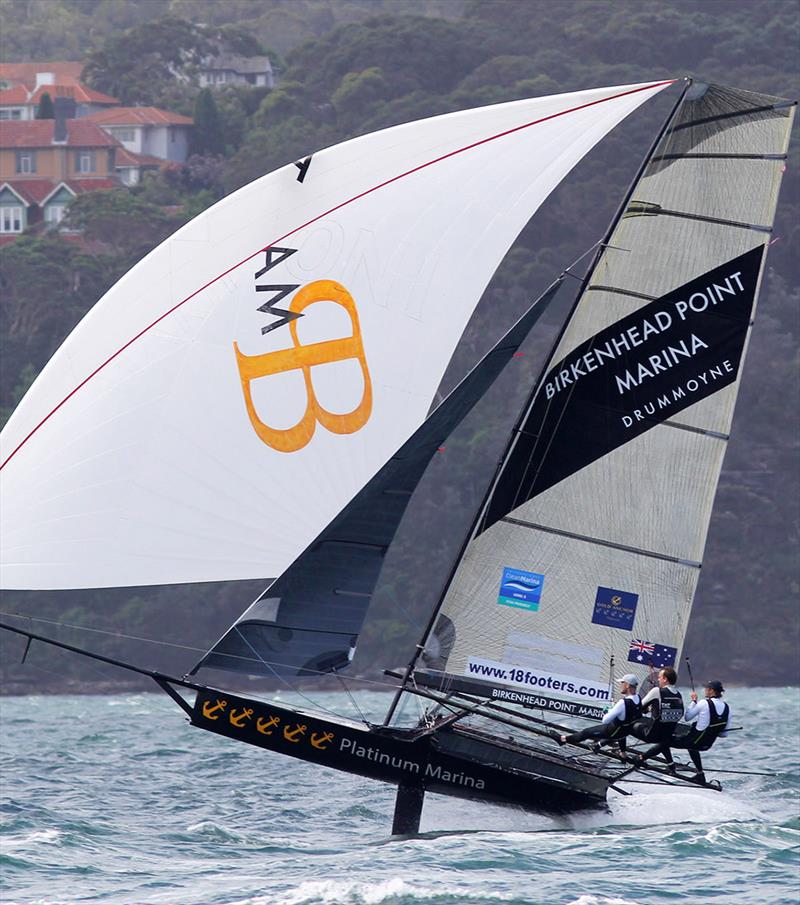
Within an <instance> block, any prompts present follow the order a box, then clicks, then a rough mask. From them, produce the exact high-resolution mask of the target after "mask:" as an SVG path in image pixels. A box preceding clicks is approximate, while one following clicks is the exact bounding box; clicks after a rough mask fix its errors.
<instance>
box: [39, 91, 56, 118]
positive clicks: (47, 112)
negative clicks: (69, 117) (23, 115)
mask: <svg viewBox="0 0 800 905" xmlns="http://www.w3.org/2000/svg"><path fill="white" fill-rule="evenodd" d="M55 117H56V111H55V110H54V109H53V98H52V97H50V95H49V93H48V92H47V91H45V92H44V94H42V96H41V98H40V100H39V106H38V107H37V108H36V119H55Z"/></svg>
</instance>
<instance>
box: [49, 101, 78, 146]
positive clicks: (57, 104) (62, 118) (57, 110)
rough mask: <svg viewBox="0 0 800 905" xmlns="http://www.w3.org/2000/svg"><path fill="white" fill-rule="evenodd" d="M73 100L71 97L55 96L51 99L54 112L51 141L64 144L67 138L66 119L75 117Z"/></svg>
mask: <svg viewBox="0 0 800 905" xmlns="http://www.w3.org/2000/svg"><path fill="white" fill-rule="evenodd" d="M75 109H76V106H75V100H74V98H71V97H56V98H54V99H53V113H54V114H55V121H56V123H55V128H54V129H53V142H54V143H56V144H64V143H65V142H66V140H67V120H68V119H75Z"/></svg>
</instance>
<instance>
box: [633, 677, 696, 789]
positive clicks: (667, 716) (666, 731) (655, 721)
mask: <svg viewBox="0 0 800 905" xmlns="http://www.w3.org/2000/svg"><path fill="white" fill-rule="evenodd" d="M650 681H652V679H651V680H650ZM677 681H678V674H677V673H676V672H675V670H674V669H673V668H672V667H671V666H665V667H664V669H661V670H659V672H658V679H657V682H658V684H657V685H656V687H655V688H651V689H650V691H648V692H647V694H646V695H645V696H644V697H643V698H642V712H643V713H646V712H647V711H648V710H649V711H650V715H649V717H645V718H644V719H641V720H638V721H637V722H636V723H634V724H633V727H632V729H631V735H634V736H636V738H639V739H641V740H642V741H643V742H655V743H656V744H655V745H653V747H652V748H648V749H647V750H646V751H644V752H643V753H642V754H641V755H640V758H639V762H640V763H644V761H646V760H647V759H648V758H650V757H655V756H656V755H657V754H663V755H664V759H665V760H666V762H667V770H668V771H669V772H670V773H674V772H675V764H674V763H673V760H672V751H671V750H670V742H671V740H672V736H673V735H674V733H675V728H676V726H677V725H678V723H679V722H680V719H681V717H682V716H683V697H682V696H681V693H680V692H679V691H678V689H677V687H676V683H677Z"/></svg>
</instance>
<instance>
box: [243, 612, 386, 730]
mask: <svg viewBox="0 0 800 905" xmlns="http://www.w3.org/2000/svg"><path fill="white" fill-rule="evenodd" d="M233 628H234V630H235V631H236V634H237V635H238V636H239V637H240V638H241V639H242V641H244V643H245V644H246V645H247V646H248V647H249V648H250V650H251V651H252V652H253V653H254V654H255V655H256V657H257V658H258V660H260V661H261V662H262V663H263V664H264V666H266V667H267V669H268V670H269V671H270V672H271V673H272V674H273V675H274V676H275V678H276V679H277V680H278V681H279V682H282V683H283V684H284V685H285V686H286V687H287V688H288V689H289V690H290V691H292V692H294V693H295V694H297V695H299V696H300V697H301V698H302V699H303V700H304V701H307V702H308V703H309V704H311V706H312V707H316V708H317V709H319V710H324V711H325V713H330V714H333V716H337V717H339V719H341V720H344V719H347V717H346V716H345V715H344V714H343V713H339V712H338V711H337V710H332V709H331V708H330V707H325V706H323V705H322V704H318V703H317V702H316V701H315V700H313V699H312V698H310V697H309V696H308V695H307V694H304V693H303V692H302V691H300V689H299V688H295V687H293V686H292V684H291V682H289V681H288V680H287V679H285V678H284V677H283V676H281V675H279V674H278V672H277V671H276V670H275V669H274V668H273V667H272V666H271V665H270V664H269V663H268V662H267V661H266V660H265V659H264V658H263V657H262V656H261V655H260V654H259V652H258V651H257V650H256V649H255V648H254V647H253V645H252V644H251V643H250V642H249V641H248V640H247V638H245V636H244V635H243V634H242V632H241V631H240V630H239V627H238V626H237V625H234V626H233ZM364 722H365V723H366V725H367V727H368V728H369V725H370V724H369V723H368V722H367V721H366V720H364Z"/></svg>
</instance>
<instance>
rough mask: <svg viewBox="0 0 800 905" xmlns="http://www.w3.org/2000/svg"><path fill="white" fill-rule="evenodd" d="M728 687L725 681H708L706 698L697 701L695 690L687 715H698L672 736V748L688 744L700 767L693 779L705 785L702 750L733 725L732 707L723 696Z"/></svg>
mask: <svg viewBox="0 0 800 905" xmlns="http://www.w3.org/2000/svg"><path fill="white" fill-rule="evenodd" d="M724 691H725V689H724V688H723V687H722V682H717V681H716V680H714V681H713V682H707V683H706V686H705V695H706V696H705V700H703V701H698V700H697V695H696V694H695V693H694V692H692V695H691V698H692V703H691V704H690V705H689V707H687V709H686V713H685V714H684V719H685V720H686V721H687V722H688V721H689V720H694V719H696V722H695V723H693V724H692V725H691V726H679V727H678V728H677V729H676V730H675V735H674V736H673V737H672V742H671V746H672V747H673V748H685V749H686V750H687V751H688V752H689V757H690V758H691V759H692V763H693V764H694V766H695V769H696V770H697V773H696V774H695V775H694V776H692V777H691V779H690V782H696V783H700V785H705V782H706V775H705V773H704V772H703V762H702V760H701V759H700V752H701V751H708V749H709V748H710V747H711V746H712V745H713V744H714V742H715V741H716V740H717V739H718V738H720V737H723V738H724V737H725V736H726V735H727V734H728V730H729V729H730V728H731V708H730V707H729V706H728V704H727V703H725V701H723V700H722V693H723V692H724Z"/></svg>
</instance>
